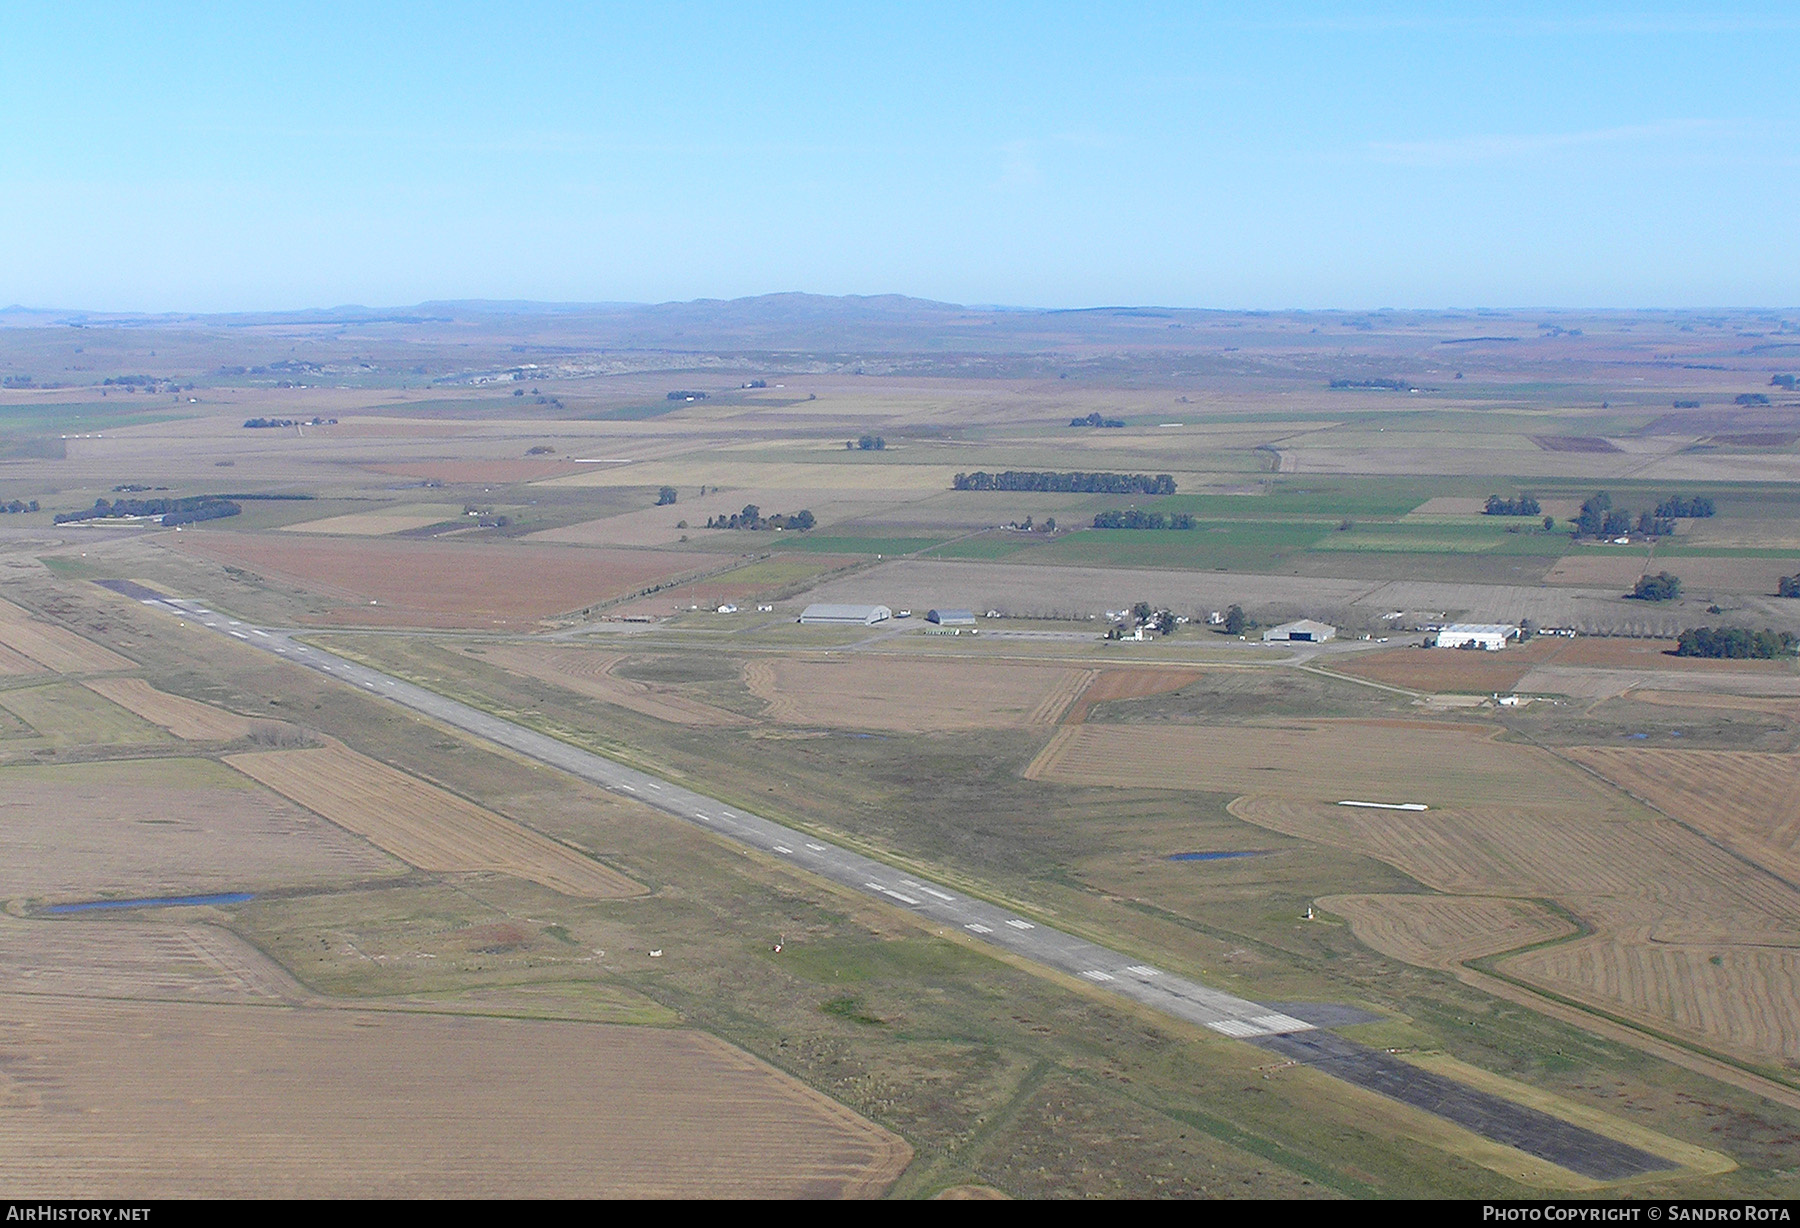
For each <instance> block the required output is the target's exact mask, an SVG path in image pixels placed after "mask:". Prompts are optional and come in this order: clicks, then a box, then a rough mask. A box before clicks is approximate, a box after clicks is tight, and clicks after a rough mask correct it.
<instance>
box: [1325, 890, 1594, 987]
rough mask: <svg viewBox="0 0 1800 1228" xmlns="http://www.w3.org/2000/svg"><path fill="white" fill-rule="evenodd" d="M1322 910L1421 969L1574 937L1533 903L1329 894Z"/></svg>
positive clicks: (1365, 939)
mask: <svg viewBox="0 0 1800 1228" xmlns="http://www.w3.org/2000/svg"><path fill="white" fill-rule="evenodd" d="M1319 905H1320V907H1322V908H1326V909H1328V910H1330V911H1331V912H1334V913H1337V914H1338V915H1339V916H1342V917H1344V918H1346V919H1347V920H1348V921H1349V922H1350V932H1351V933H1353V934H1355V935H1356V936H1357V938H1358V939H1360V940H1361V941H1362V942H1363V943H1365V944H1367V945H1368V946H1371V947H1373V948H1375V949H1376V950H1377V951H1380V952H1382V953H1383V954H1384V955H1391V956H1393V957H1394V958H1395V959H1398V960H1403V961H1405V962H1406V963H1409V964H1416V965H1417V966H1419V967H1421V968H1442V969H1452V968H1455V967H1456V965H1458V964H1460V963H1462V962H1463V961H1464V960H1467V959H1480V958H1481V957H1482V956H1484V955H1493V954H1496V953H1498V952H1500V951H1510V950H1513V949H1514V948H1516V947H1522V946H1526V945H1527V944H1529V943H1533V942H1542V941H1544V940H1545V939H1549V938H1556V937H1560V936H1561V935H1564V934H1569V933H1573V932H1574V930H1573V927H1572V926H1570V924H1569V923H1568V922H1567V921H1565V920H1564V919H1563V918H1561V917H1559V916H1557V915H1556V914H1555V913H1552V912H1551V911H1549V910H1548V909H1546V908H1545V907H1544V906H1543V905H1541V904H1538V903H1536V902H1535V901H1532V900H1506V899H1494V898H1491V897H1481V896H1455V895H1334V896H1327V897H1325V898H1324V899H1322V900H1320V901H1319Z"/></svg>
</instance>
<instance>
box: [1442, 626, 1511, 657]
mask: <svg viewBox="0 0 1800 1228" xmlns="http://www.w3.org/2000/svg"><path fill="white" fill-rule="evenodd" d="M1518 638H1519V629H1518V628H1517V627H1514V626H1511V625H1509V624H1507V623H1451V624H1450V625H1449V626H1448V627H1445V628H1444V629H1443V630H1441V631H1439V632H1438V633H1437V646H1438V647H1439V648H1463V647H1466V646H1468V645H1470V644H1474V645H1478V646H1479V647H1481V648H1484V649H1486V650H1487V651H1488V652H1498V651H1499V650H1500V649H1502V648H1505V647H1506V641H1507V640H1516V639H1518Z"/></svg>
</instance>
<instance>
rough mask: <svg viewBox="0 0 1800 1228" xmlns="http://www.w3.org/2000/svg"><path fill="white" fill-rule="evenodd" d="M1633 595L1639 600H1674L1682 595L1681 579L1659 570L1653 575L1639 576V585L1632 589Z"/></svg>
mask: <svg viewBox="0 0 1800 1228" xmlns="http://www.w3.org/2000/svg"><path fill="white" fill-rule="evenodd" d="M1631 595H1632V597H1634V598H1636V599H1637V600H1638V601H1673V600H1675V598H1677V597H1679V596H1681V579H1680V577H1679V576H1672V575H1670V574H1669V573H1668V572H1666V571H1659V572H1657V573H1656V574H1655V575H1653V576H1639V577H1638V582H1637V587H1635V588H1633V589H1632V590H1631Z"/></svg>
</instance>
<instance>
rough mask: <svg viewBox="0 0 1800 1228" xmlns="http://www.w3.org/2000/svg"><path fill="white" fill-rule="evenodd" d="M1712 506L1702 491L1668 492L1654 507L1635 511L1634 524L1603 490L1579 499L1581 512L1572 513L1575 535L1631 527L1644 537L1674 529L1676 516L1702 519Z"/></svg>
mask: <svg viewBox="0 0 1800 1228" xmlns="http://www.w3.org/2000/svg"><path fill="white" fill-rule="evenodd" d="M1714 510H1715V509H1714V507H1713V501H1712V500H1711V499H1709V498H1707V497H1706V496H1705V495H1694V496H1692V497H1688V498H1683V497H1682V496H1681V495H1671V496H1669V497H1668V498H1667V499H1664V500H1663V501H1662V502H1660V503H1658V504H1657V505H1656V509H1655V510H1654V511H1649V512H1641V513H1639V515H1638V517H1637V520H1636V523H1635V528H1634V526H1633V521H1632V518H1631V513H1630V512H1629V511H1627V510H1626V509H1624V508H1622V507H1614V506H1613V501H1612V496H1611V495H1609V494H1607V493H1606V492H1605V491H1604V490H1603V491H1600V492H1599V493H1598V494H1596V495H1594V496H1593V497H1592V498H1590V499H1588V500H1586V501H1585V502H1583V503H1582V505H1581V514H1580V515H1578V516H1576V517H1575V536H1577V537H1617V536H1620V535H1621V534H1625V533H1631V532H1634V531H1635V532H1637V533H1641V534H1643V535H1644V536H1646V537H1666V536H1668V535H1669V534H1670V533H1673V532H1674V531H1675V520H1676V518H1677V517H1685V518H1688V519H1695V520H1702V519H1705V518H1706V517H1708V516H1711V515H1713V513H1714Z"/></svg>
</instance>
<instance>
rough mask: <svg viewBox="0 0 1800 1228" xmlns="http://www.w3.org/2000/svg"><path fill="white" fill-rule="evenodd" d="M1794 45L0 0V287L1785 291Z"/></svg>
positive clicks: (1296, 303) (1275, 300)
mask: <svg viewBox="0 0 1800 1228" xmlns="http://www.w3.org/2000/svg"><path fill="white" fill-rule="evenodd" d="M377 8H379V9H380V10H381V11H380V12H373V11H371V10H374V9H377ZM971 10H976V11H971ZM1796 46H1800V9H1796V8H1795V6H1793V5H1791V4H1788V5H1781V4H1764V5H1755V4H1745V5H1733V6H1729V7H1727V6H1707V7H1702V6H1692V5H1688V6H1675V5H1655V6H1650V7H1643V6H1633V7H1623V8H1604V9H1602V8H1592V7H1588V6H1583V5H1578V4H1560V5H1532V4H1521V3H1513V4H1506V5H1498V4H1495V5H1481V4H1463V5H1456V6H1451V5H1442V4H1420V5H1391V6H1374V5H1355V6H1353V5H1327V4H1286V5H1282V4H1275V5H1260V4H1259V5H1250V4H1245V5H1204V4H1184V5H1170V6H1157V5H1131V6H1127V5H1108V4H1093V3H1087V4H1072V5H1067V6H1059V5H1054V4H1043V3H1039V4H1030V5H1006V4H990V5H980V6H970V5H966V4H956V5H941V6H935V5H930V4H906V5H893V6H876V5H843V4H819V5H799V4H779V3H772V2H771V3H763V4H756V5H750V4H744V5H718V4H672V5H671V4H658V5H654V6H652V5H644V6H632V7H624V6H607V5H591V4H590V5H577V4H533V3H512V4H507V5H499V4H494V5H482V6H472V5H465V6H455V5H435V6H424V5H420V6H406V5H381V6H374V5H368V4H354V5H331V4H305V3H299V2H296V3H290V4H280V5H265V6H257V5H250V4H218V5H206V4H174V3H170V4H160V5H155V6H150V5H137V6H125V5H120V4H90V3H81V2H75V0H63V2H62V3H56V4H36V3H28V4H20V3H8V2H6V0H0V52H3V54H4V65H5V67H4V71H0V304H4V303H9V302H21V303H25V304H28V305H34V306H57V307H85V308H94V309H118V310H193V311H217V310H254V309H272V308H291V307H304V306H326V305H332V304H340V303H353V302H354V303H365V304H371V305H393V304H403V303H411V302H417V301H421V300H425V299H432V298H476V297H479V298H530V299H540V300H584V301H602V300H606V301H622V300H632V301H663V300H670V299H688V298H696V297H736V296H739V295H747V294H759V293H765V292H771V291H781V290H806V291H813V292H818V293H828V294H846V293H854V294H878V293H890V292H893V293H904V294H914V295H919V296H922V297H929V298H938V299H947V300H952V301H957V302H969V303H1005V304H1015V305H1022V306H1078V305H1091V304H1099V303H1159V304H1170V305H1181V306H1196V307H1226V308H1230V307H1270V308H1274V307H1347V308H1362V307H1379V306H1393V307H1439V306H1565V307H1582V306H1621V307H1676V306H1776V307H1788V306H1794V305H1796V304H1800V285H1797V284H1796V279H1797V277H1800V89H1797V88H1796V85H1797V83H1800V73H1797V69H1800V59H1797V57H1796V55H1795V47H1796Z"/></svg>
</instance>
